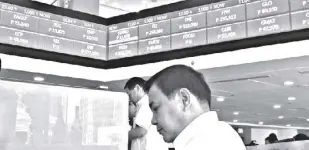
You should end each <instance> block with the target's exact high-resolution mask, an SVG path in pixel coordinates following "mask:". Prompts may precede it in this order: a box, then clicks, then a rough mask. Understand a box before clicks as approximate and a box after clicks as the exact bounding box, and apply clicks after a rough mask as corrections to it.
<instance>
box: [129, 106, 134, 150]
mask: <svg viewBox="0 0 309 150" xmlns="http://www.w3.org/2000/svg"><path fill="white" fill-rule="evenodd" d="M135 116H136V106H135V105H134V104H133V103H132V102H129V125H130V129H129V131H130V130H131V129H132V128H133V123H134V117H135ZM131 143H132V141H131V140H129V141H128V150H131Z"/></svg>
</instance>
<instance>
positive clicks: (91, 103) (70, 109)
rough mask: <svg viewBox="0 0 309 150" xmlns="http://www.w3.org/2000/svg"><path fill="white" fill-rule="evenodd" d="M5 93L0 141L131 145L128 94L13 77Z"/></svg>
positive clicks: (0, 88)
mask: <svg viewBox="0 0 309 150" xmlns="http://www.w3.org/2000/svg"><path fill="white" fill-rule="evenodd" d="M0 92H1V94H0V95H1V96H0V142H1V144H0V145H6V146H8V145H9V146H8V147H10V146H17V145H19V146H20V145H37V146H40V145H74V146H78V145H80V146H82V145H83V146H86V145H88V146H89V145H90V146H91V145H105V146H113V145H114V146H120V147H121V146H122V147H126V144H127V139H126V138H127V126H128V125H127V124H128V122H127V120H128V119H127V116H128V114H127V112H128V111H127V106H128V104H126V103H127V102H128V100H127V96H126V94H123V93H114V92H106V91H96V90H86V89H77V88H67V87H57V86H46V85H39V84H29V83H18V82H8V81H0Z"/></svg>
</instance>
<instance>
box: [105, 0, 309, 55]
mask: <svg viewBox="0 0 309 150" xmlns="http://www.w3.org/2000/svg"><path fill="white" fill-rule="evenodd" d="M307 27H309V1H308V0H229V1H223V2H219V3H214V4H208V5H203V6H199V7H194V8H189V9H185V10H181V11H176V12H170V13H166V14H160V15H157V16H152V17H147V18H141V19H138V20H133V21H129V22H125V23H119V24H115V25H110V26H109V55H108V59H109V60H111V59H119V58H124V57H133V56H137V55H145V54H149V53H159V52H163V51H172V50H177V49H183V48H188V47H194V46H201V45H208V44H216V43H220V42H226V41H232V40H239V39H245V38H251V37H257V36H264V35H269V34H275V33H281V32H288V31H291V30H298V29H303V28H307Z"/></svg>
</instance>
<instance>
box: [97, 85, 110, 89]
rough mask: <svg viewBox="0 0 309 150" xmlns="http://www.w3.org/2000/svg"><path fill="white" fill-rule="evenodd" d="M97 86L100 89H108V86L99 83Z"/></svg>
mask: <svg viewBox="0 0 309 150" xmlns="http://www.w3.org/2000/svg"><path fill="white" fill-rule="evenodd" d="M99 88H100V89H106V90H107V89H108V86H105V85H100V86H99Z"/></svg>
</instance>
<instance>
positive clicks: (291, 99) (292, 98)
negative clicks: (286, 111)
mask: <svg viewBox="0 0 309 150" xmlns="http://www.w3.org/2000/svg"><path fill="white" fill-rule="evenodd" d="M288 100H289V101H295V100H296V97H289V98H288Z"/></svg>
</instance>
